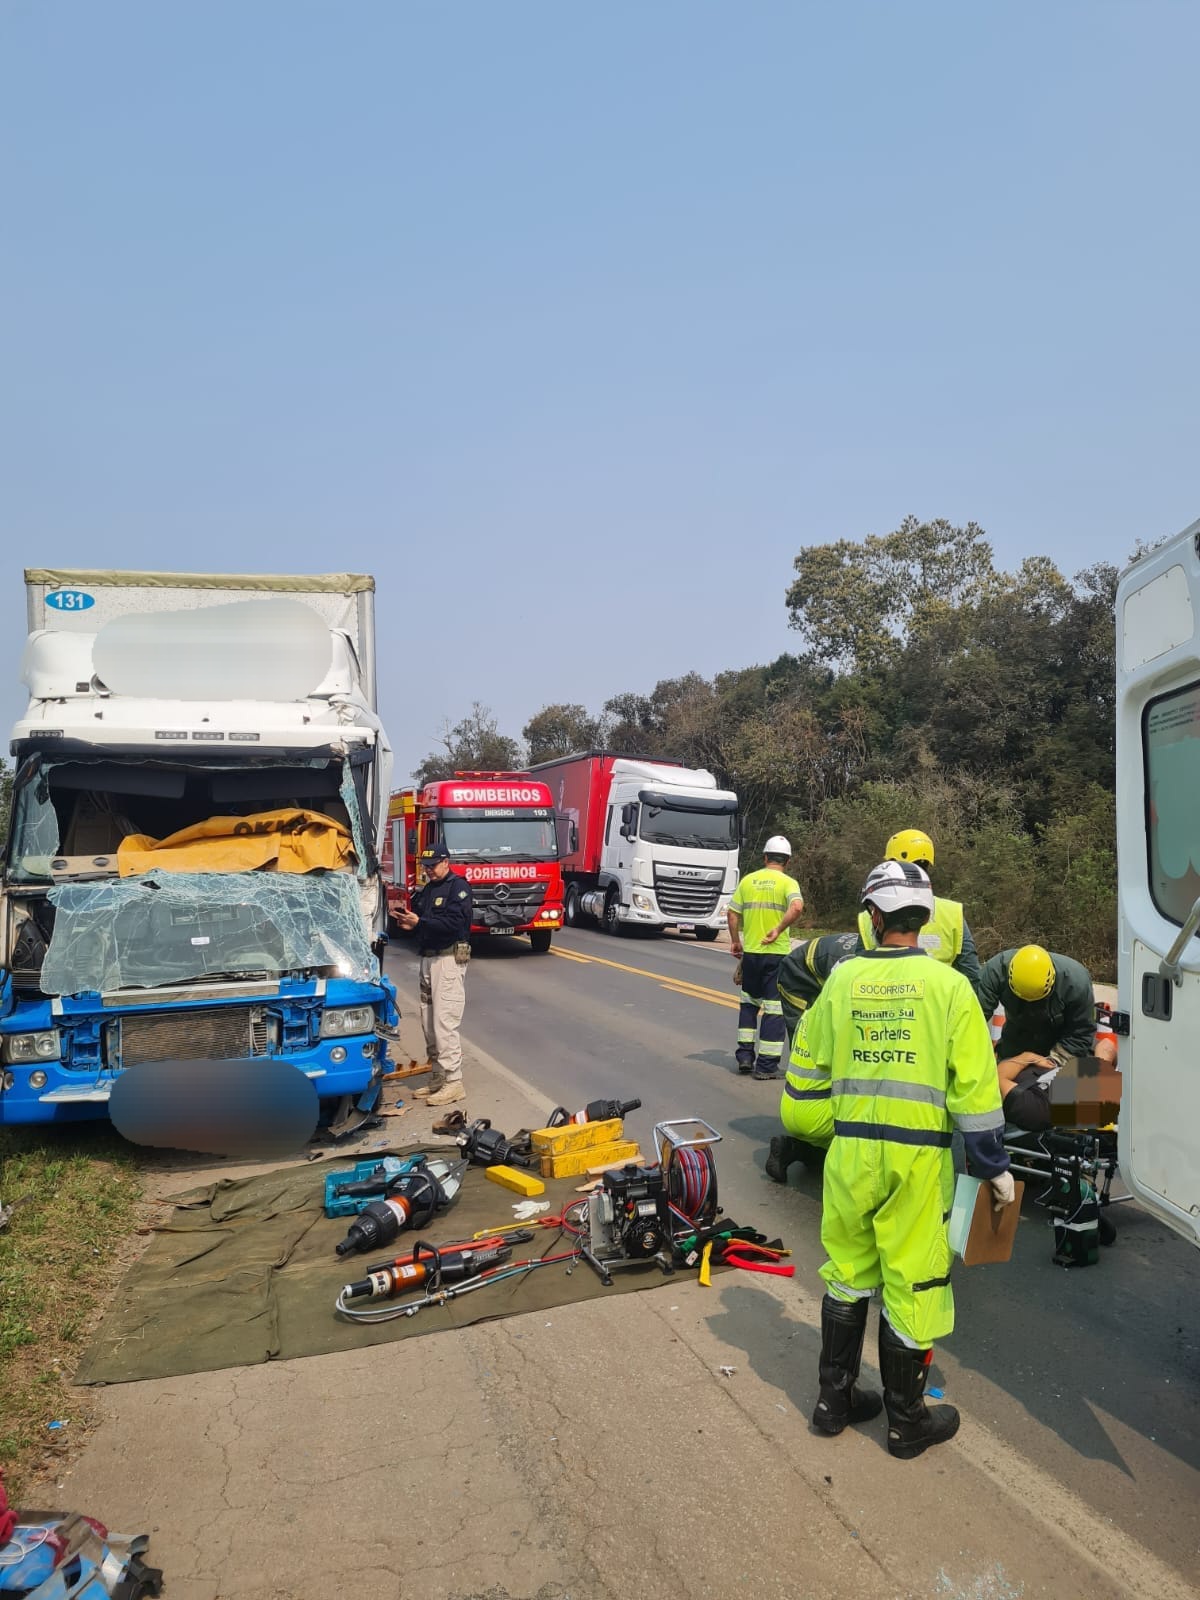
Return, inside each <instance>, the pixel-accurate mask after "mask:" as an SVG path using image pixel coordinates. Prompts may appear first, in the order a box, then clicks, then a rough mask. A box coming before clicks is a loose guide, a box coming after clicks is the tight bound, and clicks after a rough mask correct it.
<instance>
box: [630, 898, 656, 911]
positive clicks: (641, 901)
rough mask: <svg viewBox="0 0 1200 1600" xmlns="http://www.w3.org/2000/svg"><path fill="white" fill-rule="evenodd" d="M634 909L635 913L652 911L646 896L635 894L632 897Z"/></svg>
mask: <svg viewBox="0 0 1200 1600" xmlns="http://www.w3.org/2000/svg"><path fill="white" fill-rule="evenodd" d="M633 904H634V909H635V910H637V911H653V909H654V907H653V906H652V905H651V903H650V896H649V895H648V894H635V895H634V897H633Z"/></svg>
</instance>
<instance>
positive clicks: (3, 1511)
mask: <svg viewBox="0 0 1200 1600" xmlns="http://www.w3.org/2000/svg"><path fill="white" fill-rule="evenodd" d="M16 1525H17V1514H16V1512H15V1511H11V1510H10V1509H9V1505H8V1496H7V1495H6V1494H5V1492H4V1474H3V1473H2V1472H0V1549H3V1547H4V1546H5V1545H6V1544H7V1543H8V1541H9V1540H10V1539H11V1538H12V1531H13V1529H14V1528H15V1527H16Z"/></svg>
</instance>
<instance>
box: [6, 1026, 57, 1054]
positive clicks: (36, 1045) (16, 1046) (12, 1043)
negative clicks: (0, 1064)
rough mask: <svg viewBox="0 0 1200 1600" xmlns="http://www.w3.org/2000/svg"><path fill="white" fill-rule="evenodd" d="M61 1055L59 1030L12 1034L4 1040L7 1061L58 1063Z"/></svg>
mask: <svg viewBox="0 0 1200 1600" xmlns="http://www.w3.org/2000/svg"><path fill="white" fill-rule="evenodd" d="M61 1055H62V1046H61V1045H60V1043H59V1037H58V1029H57V1028H48V1029H47V1030H46V1032H45V1033H10V1034H8V1035H7V1037H6V1038H5V1040H4V1059H5V1061H57V1060H58V1059H59V1057H60V1056H61Z"/></svg>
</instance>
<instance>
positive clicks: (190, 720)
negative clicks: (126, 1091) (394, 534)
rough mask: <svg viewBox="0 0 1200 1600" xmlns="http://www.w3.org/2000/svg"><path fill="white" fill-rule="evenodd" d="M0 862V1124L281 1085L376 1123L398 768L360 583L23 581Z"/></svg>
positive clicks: (71, 577)
mask: <svg viewBox="0 0 1200 1600" xmlns="http://www.w3.org/2000/svg"><path fill="white" fill-rule="evenodd" d="M25 576H26V592H27V596H28V604H29V638H28V641H27V644H26V647H25V653H24V659H23V662H22V678H23V681H24V683H25V685H26V687H27V689H28V690H29V695H30V700H29V707H28V710H27V712H26V714H25V716H24V717H23V718H22V719H21V721H20V722H18V724H17V726H16V728H15V729H14V732H13V736H12V741H11V751H12V755H13V759H14V764H15V773H14V781H13V798H12V809H11V817H10V822H9V829H8V837H7V839H6V841H5V844H4V853H3V859H2V860H0V1125H12V1124H30V1123H62V1122H65V1121H72V1120H79V1119H88V1118H102V1117H106V1116H107V1114H108V1099H109V1095H110V1093H111V1090H112V1086H113V1083H114V1081H115V1079H116V1077H117V1076H118V1075H119V1074H120V1073H121V1072H122V1071H124V1070H125V1069H126V1068H128V1067H130V1066H134V1065H138V1066H142V1065H145V1064H147V1063H149V1064H153V1063H155V1062H168V1061H180V1060H186V1061H197V1062H202V1061H221V1060H227V1061H234V1060H237V1061H243V1062H245V1063H246V1071H247V1072H252V1071H253V1070H254V1062H255V1061H256V1060H268V1059H270V1060H282V1061H285V1062H288V1063H290V1064H291V1065H293V1066H294V1067H296V1068H297V1069H298V1070H299V1071H300V1072H302V1073H304V1074H305V1075H306V1076H307V1077H308V1078H310V1079H311V1080H313V1082H314V1083H315V1086H316V1088H317V1092H318V1094H319V1096H320V1097H321V1099H322V1101H323V1102H324V1103H325V1106H324V1109H325V1111H326V1114H327V1116H328V1117H329V1120H331V1121H334V1122H344V1121H345V1120H346V1119H348V1118H350V1117H351V1116H352V1115H353V1114H354V1112H355V1110H356V1109H357V1111H358V1112H359V1113H362V1112H364V1111H366V1110H367V1109H369V1108H370V1107H371V1106H373V1104H374V1102H375V1101H376V1100H377V1098H378V1094H379V1084H380V1079H381V1076H382V1073H383V1071H384V1070H385V1066H386V1053H387V1035H388V1033H389V1032H390V1031H391V1030H392V1029H393V1028H394V1026H395V1023H396V1021H397V1013H396V1007H395V990H394V988H393V986H392V984H391V983H390V981H389V980H388V979H387V978H386V977H385V976H384V975H383V973H382V970H381V964H380V953H381V950H382V938H383V931H384V928H385V921H386V902H385V898H384V891H383V884H382V880H381V875H380V869H379V862H378V858H377V854H376V850H377V842H378V840H379V839H380V838H381V837H382V829H383V827H384V826H385V822H386V810H387V796H388V793H389V788H390V776H391V773H390V768H391V751H390V748H389V745H388V741H387V738H386V735H385V734H384V731H383V728H382V726H381V724H380V722H379V719H378V715H377V713H376V710H375V682H374V619H373V599H374V583H373V580H371V579H370V578H369V577H362V576H358V575H354V574H335V575H328V576H322V577H306V576H299V577H279V576H262V577H259V576H229V577H224V576H209V575H200V574H177V573H117V572H62V571H47V570H36V571H30V572H27V573H26V575H25Z"/></svg>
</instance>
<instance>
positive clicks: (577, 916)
mask: <svg viewBox="0 0 1200 1600" xmlns="http://www.w3.org/2000/svg"><path fill="white" fill-rule="evenodd" d="M563 921H564V922H565V923H566V925H567V927H568V928H577V927H578V926H579V924H580V923H581V922H582V921H583V912H582V910H581V909H580V906H579V890H578V889H577V888H576V886H575V885H574V884H573V883H569V884H568V885H567V892H566V894H565V895H564V896H563Z"/></svg>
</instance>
